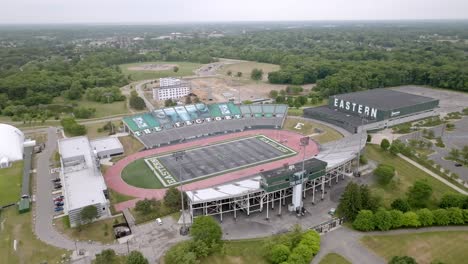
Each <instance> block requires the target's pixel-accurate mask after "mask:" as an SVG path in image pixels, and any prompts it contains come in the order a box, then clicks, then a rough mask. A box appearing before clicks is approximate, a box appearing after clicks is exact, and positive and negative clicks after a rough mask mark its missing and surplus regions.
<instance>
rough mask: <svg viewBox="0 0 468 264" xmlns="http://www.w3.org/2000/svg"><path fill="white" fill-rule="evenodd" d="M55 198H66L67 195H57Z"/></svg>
mask: <svg viewBox="0 0 468 264" xmlns="http://www.w3.org/2000/svg"><path fill="white" fill-rule="evenodd" d="M55 198H56V199H57V198H60V199H63V198H65V196H63V195H59V196H55Z"/></svg>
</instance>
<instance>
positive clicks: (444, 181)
mask: <svg viewBox="0 0 468 264" xmlns="http://www.w3.org/2000/svg"><path fill="white" fill-rule="evenodd" d="M398 157H400V158H402V159H404V160H406V161H407V162H409V163H411V164H413V165H414V166H415V167H417V168H418V169H420V170H422V171H424V172H426V173H427V174H429V175H431V176H432V177H434V178H436V179H438V180H439V181H441V182H443V183H444V184H445V185H447V186H449V187H450V188H452V189H454V190H455V191H457V192H459V193H461V194H464V195H468V192H467V191H465V190H463V189H461V188H460V187H458V186H456V185H455V184H453V183H451V182H449V181H447V180H446V179H444V178H442V177H440V176H439V175H437V174H435V173H434V172H432V171H430V170H428V169H427V168H425V167H424V166H422V165H420V164H419V163H417V162H416V161H414V160H412V159H410V158H408V157H405V156H404V155H402V154H401V153H398Z"/></svg>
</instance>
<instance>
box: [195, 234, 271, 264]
mask: <svg viewBox="0 0 468 264" xmlns="http://www.w3.org/2000/svg"><path fill="white" fill-rule="evenodd" d="M264 242H265V239H249V240H233V241H225V242H224V246H225V249H226V251H225V252H226V254H225V255H213V256H209V257H207V258H204V259H202V260H201V261H200V263H202V264H250V263H255V264H267V263H269V262H268V261H267V260H266V259H265V258H264V257H263V256H264V255H265V252H264V250H263V244H264Z"/></svg>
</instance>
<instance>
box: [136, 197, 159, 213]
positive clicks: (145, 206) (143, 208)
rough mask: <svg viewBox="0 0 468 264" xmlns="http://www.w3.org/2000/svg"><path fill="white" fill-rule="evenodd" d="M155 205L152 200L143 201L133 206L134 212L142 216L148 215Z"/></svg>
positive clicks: (154, 201)
mask: <svg viewBox="0 0 468 264" xmlns="http://www.w3.org/2000/svg"><path fill="white" fill-rule="evenodd" d="M155 203H156V200H154V199H152V200H150V199H147V198H145V199H143V200H140V201H138V202H136V204H135V210H136V211H138V212H141V213H142V214H149V213H151V212H152V211H153V205H154V204H155Z"/></svg>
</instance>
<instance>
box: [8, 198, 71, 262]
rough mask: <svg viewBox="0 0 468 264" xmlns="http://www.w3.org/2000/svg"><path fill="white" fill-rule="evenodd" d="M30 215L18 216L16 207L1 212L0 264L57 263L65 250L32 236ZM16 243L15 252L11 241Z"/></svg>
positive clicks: (66, 253)
mask: <svg viewBox="0 0 468 264" xmlns="http://www.w3.org/2000/svg"><path fill="white" fill-rule="evenodd" d="M31 217H32V215H31V213H26V214H18V212H17V208H16V206H13V207H9V208H7V209H4V210H2V213H1V215H0V222H2V223H3V225H2V226H3V228H1V229H0V256H1V261H0V262H1V263H45V261H47V263H59V262H60V261H61V259H62V255H64V254H65V255H67V256H68V255H69V253H68V252H67V251H66V250H63V249H59V248H56V247H52V246H49V245H47V244H45V243H43V242H42V241H40V240H39V239H37V238H36V236H35V235H34V234H33V232H32V230H31V227H32V223H31ZM14 240H16V241H17V250H16V251H14V249H13V243H14V242H13V241H14Z"/></svg>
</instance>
